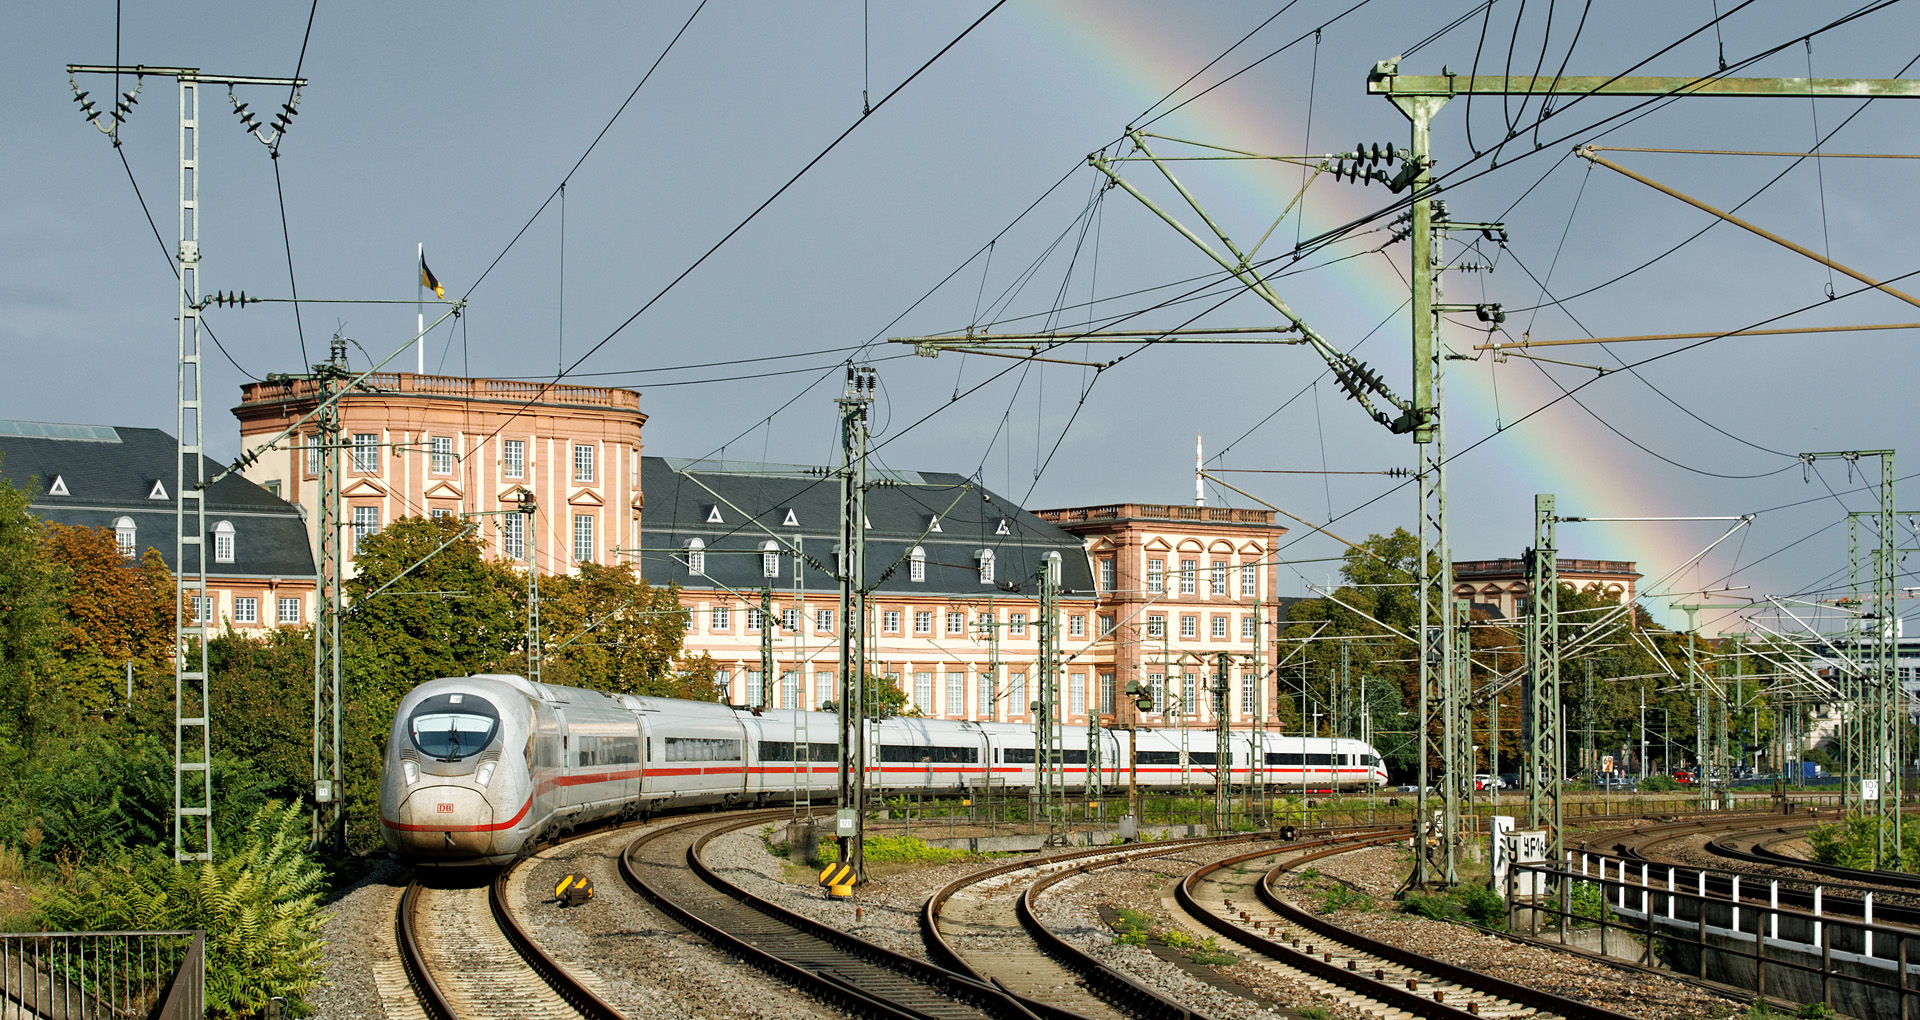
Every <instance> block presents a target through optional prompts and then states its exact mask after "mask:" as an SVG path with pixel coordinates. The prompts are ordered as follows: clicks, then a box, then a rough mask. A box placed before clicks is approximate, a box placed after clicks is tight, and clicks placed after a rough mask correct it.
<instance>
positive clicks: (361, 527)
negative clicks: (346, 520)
mask: <svg viewBox="0 0 1920 1020" xmlns="http://www.w3.org/2000/svg"><path fill="white" fill-rule="evenodd" d="M379 533H380V508H379V507H377V506H357V507H354V508H353V551H354V552H356V553H357V552H359V551H360V540H361V539H364V538H366V537H367V536H368V535H377V534H379Z"/></svg>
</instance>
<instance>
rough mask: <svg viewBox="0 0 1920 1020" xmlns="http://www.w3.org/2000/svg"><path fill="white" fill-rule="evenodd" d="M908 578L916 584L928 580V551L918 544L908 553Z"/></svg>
mask: <svg viewBox="0 0 1920 1020" xmlns="http://www.w3.org/2000/svg"><path fill="white" fill-rule="evenodd" d="M907 580H908V581H910V582H912V583H914V584H923V583H925V582H926V580H927V551H926V550H925V549H922V548H921V547H919V546H917V545H916V546H914V547H913V551H912V552H911V553H908V554H907Z"/></svg>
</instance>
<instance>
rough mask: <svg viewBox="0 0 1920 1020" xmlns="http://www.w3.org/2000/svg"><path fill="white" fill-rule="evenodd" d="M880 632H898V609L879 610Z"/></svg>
mask: <svg viewBox="0 0 1920 1020" xmlns="http://www.w3.org/2000/svg"><path fill="white" fill-rule="evenodd" d="M880 633H882V634H898V633H900V610H898V609H883V610H881V611H880Z"/></svg>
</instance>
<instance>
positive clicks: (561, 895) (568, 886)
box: [553, 875, 593, 907]
mask: <svg viewBox="0 0 1920 1020" xmlns="http://www.w3.org/2000/svg"><path fill="white" fill-rule="evenodd" d="M553 895H554V898H555V899H558V900H559V901H560V905H561V906H563V907H577V906H579V905H580V904H582V903H585V902H587V901H588V900H590V899H593V880H592V879H590V878H588V877H587V876H585V875H568V876H567V877H565V878H563V879H561V880H560V884H559V885H556V886H554V887H553Z"/></svg>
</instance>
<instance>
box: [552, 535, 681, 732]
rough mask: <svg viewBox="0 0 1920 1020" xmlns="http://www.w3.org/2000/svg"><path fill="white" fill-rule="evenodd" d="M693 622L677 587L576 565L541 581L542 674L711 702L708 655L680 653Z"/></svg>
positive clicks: (626, 570)
mask: <svg viewBox="0 0 1920 1020" xmlns="http://www.w3.org/2000/svg"><path fill="white" fill-rule="evenodd" d="M691 619H692V616H691V614H690V613H689V612H688V610H687V609H685V608H684V607H682V606H681V604H680V590H679V588H678V587H672V586H670V587H666V588H656V587H654V586H653V585H650V584H648V583H647V582H645V581H643V580H641V578H640V575H639V574H638V573H637V572H636V571H635V570H634V568H633V567H632V566H631V565H628V564H613V565H602V564H598V563H582V564H580V565H579V566H578V567H577V568H576V572H575V573H573V574H571V575H567V576H561V577H554V578H550V579H546V580H543V581H542V582H541V586H540V623H541V626H542V628H543V629H544V631H545V633H544V634H543V638H544V640H543V642H542V643H543V646H544V647H545V649H546V657H545V659H544V660H543V664H542V667H541V669H542V671H543V672H542V675H543V677H545V678H547V679H551V680H553V681H555V682H556V683H565V684H571V685H573V686H577V687H587V688H592V689H594V690H601V691H612V692H616V693H621V694H642V695H651V696H654V697H663V698H688V699H691V700H696V701H713V700H715V698H716V697H717V696H718V694H719V692H717V691H716V690H715V685H714V676H715V670H714V664H713V660H712V658H711V657H710V656H707V655H704V654H702V655H700V656H698V657H697V658H688V657H686V656H684V655H683V651H684V647H685V641H686V631H687V625H688V622H689V621H690V620H691Z"/></svg>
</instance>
